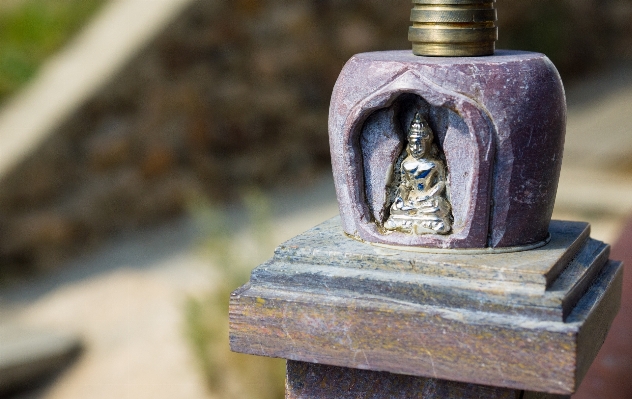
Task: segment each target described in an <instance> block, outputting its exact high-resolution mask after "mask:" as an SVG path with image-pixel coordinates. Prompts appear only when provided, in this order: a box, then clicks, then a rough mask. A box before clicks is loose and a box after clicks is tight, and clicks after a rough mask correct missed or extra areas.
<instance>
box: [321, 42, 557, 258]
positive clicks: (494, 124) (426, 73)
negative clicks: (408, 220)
mask: <svg viewBox="0 0 632 399" xmlns="http://www.w3.org/2000/svg"><path fill="white" fill-rule="evenodd" d="M418 109H422V110H423V111H424V113H425V114H427V115H428V119H429V123H430V125H431V127H432V129H433V131H434V132H435V136H436V141H437V142H438V145H439V147H440V148H441V149H442V150H443V152H444V153H445V157H446V163H447V168H448V172H449V185H448V191H449V194H450V201H451V203H452V208H453V214H454V226H453V232H452V234H450V235H447V236H441V235H419V236H414V235H408V234H404V233H400V232H390V233H387V234H384V233H382V232H380V229H379V228H378V224H379V223H381V222H383V221H384V220H385V217H387V216H388V215H387V213H388V206H389V205H390V203H389V200H388V195H387V188H386V184H387V181H388V179H389V177H390V176H391V174H392V168H393V163H394V162H395V160H396V158H397V156H398V155H399V154H400V153H401V150H402V148H403V145H404V136H405V134H404V132H405V131H406V127H407V126H408V124H409V123H410V120H411V119H412V117H413V114H414V112H415V111H416V110H418ZM565 126H566V103H565V98H564V89H563V86H562V82H561V80H560V77H559V75H558V73H557V70H556V69H555V67H554V66H553V64H552V63H551V62H550V61H549V60H548V59H547V58H546V56H544V55H542V54H537V53H530V52H518V51H498V52H497V53H496V55H494V56H491V57H475V58H430V57H419V56H414V55H412V54H411V53H410V51H387V52H374V53H364V54H358V55H356V56H354V57H353V58H351V60H349V62H347V64H346V65H345V67H344V68H343V70H342V72H341V74H340V76H339V78H338V81H337V83H336V86H335V88H334V92H333V95H332V100H331V106H330V113H329V139H330V147H331V155H332V166H333V172H334V179H335V183H336V191H337V195H338V202H339V204H340V214H341V216H342V223H343V228H344V230H345V232H346V233H347V234H349V235H351V236H353V237H355V238H358V239H361V240H365V241H369V242H378V243H386V244H394V245H413V246H424V247H439V248H482V247H486V246H491V247H512V246H521V245H527V244H532V243H535V242H538V241H542V240H544V239H546V236H547V232H548V225H549V221H550V219H551V214H552V211H553V204H554V201H555V193H556V189H557V182H558V178H559V172H560V167H561V161H562V151H563V143H564V133H565ZM376 222H377V223H376Z"/></svg>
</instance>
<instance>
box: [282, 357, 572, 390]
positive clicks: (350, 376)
mask: <svg viewBox="0 0 632 399" xmlns="http://www.w3.org/2000/svg"><path fill="white" fill-rule="evenodd" d="M285 390H286V396H285V397H286V398H287V399H332V398H335V399H358V398H362V399H364V398H367V399H368V398H372V399H381V398H388V399H410V398H423V399H481V398H485V399H569V398H570V396H562V395H553V394H545V393H537V392H525V391H522V390H515V389H507V388H495V387H488V386H483V385H476V384H465V383H462V382H452V381H445V380H437V379H433V378H423V377H412V376H409V375H400V374H391V373H386V372H378V371H369V370H358V369H349V368H345V367H335V366H326V365H323V364H314V363H304V362H296V361H293V360H288V362H287V379H286V383H285Z"/></svg>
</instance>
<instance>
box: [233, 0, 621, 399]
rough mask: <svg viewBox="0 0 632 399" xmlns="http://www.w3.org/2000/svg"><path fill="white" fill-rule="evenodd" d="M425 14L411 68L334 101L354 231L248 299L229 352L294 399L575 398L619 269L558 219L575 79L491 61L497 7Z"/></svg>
mask: <svg viewBox="0 0 632 399" xmlns="http://www.w3.org/2000/svg"><path fill="white" fill-rule="evenodd" d="M414 3H415V8H414V9H413V12H412V14H411V19H412V21H413V26H412V27H411V29H410V34H409V38H410V39H411V41H412V42H413V50H414V54H413V53H411V52H410V51H387V52H377V53H365V54H358V55H356V56H354V57H353V58H351V60H349V62H348V63H347V64H346V65H345V67H344V68H343V70H342V72H341V74H340V77H339V79H338V82H337V83H336V86H335V88H334V92H333V95H332V101H331V107H330V115H329V134H330V146H331V154H332V167H333V173H334V181H335V185H336V192H337V196H338V202H339V206H340V216H339V217H336V218H333V219H331V220H329V221H326V222H324V223H323V224H321V225H319V226H316V227H314V228H313V229H311V230H309V231H307V232H305V233H303V234H301V235H299V236H297V237H295V238H293V239H291V240H289V241H287V242H285V243H283V244H281V245H280V246H279V247H278V248H277V249H276V251H275V254H274V257H273V258H272V259H270V260H269V261H267V262H266V263H264V264H262V265H260V266H259V267H257V268H256V269H255V270H253V272H252V275H251V278H250V282H249V283H248V284H246V285H245V286H243V287H241V288H239V289H238V290H236V291H235V292H234V293H233V294H232V296H231V304H230V345H231V349H233V350H234V351H238V352H243V353H249V354H253V355H262V356H272V357H281V358H285V359H288V368H287V381H286V397H287V398H304V399H316V398H410V397H423V398H455V399H456V398H479V397H485V398H523V399H525V398H557V397H568V395H571V394H572V393H573V392H574V391H575V390H576V389H577V387H578V386H579V384H580V383H581V380H582V377H583V376H584V374H585V373H586V371H587V370H588V368H589V366H590V364H591V363H592V361H593V359H594V357H595V356H596V354H597V352H598V351H599V348H600V347H601V344H602V343H603V341H604V339H605V336H606V334H607V331H608V328H609V326H610V323H611V322H612V320H613V318H614V316H615V315H616V313H617V311H618V307H619V298H620V291H621V281H622V268H621V262H616V261H611V260H609V259H608V257H609V251H610V247H609V246H608V245H607V244H604V243H602V242H600V241H597V240H594V239H592V238H590V226H589V225H588V224H586V223H582V222H569V221H551V215H552V211H553V205H554V201H555V192H556V189H557V183H558V179H559V173H560V168H561V162H562V152H563V143H564V134H565V123H566V104H565V96H564V88H563V86H562V82H561V79H560V77H559V74H558V73H557V71H556V69H555V67H554V66H553V64H552V63H551V62H550V61H549V60H548V58H546V56H544V55H542V54H536V53H530V52H519V51H495V52H494V46H493V42H494V40H495V38H496V28H495V27H494V21H495V15H496V14H495V9H494V7H493V2H492V1H489V0H415V1H414ZM490 51H491V53H493V55H492V54H491V53H490ZM424 54H427V55H433V56H434V57H428V56H425V55H424ZM474 55H477V57H473V56H474Z"/></svg>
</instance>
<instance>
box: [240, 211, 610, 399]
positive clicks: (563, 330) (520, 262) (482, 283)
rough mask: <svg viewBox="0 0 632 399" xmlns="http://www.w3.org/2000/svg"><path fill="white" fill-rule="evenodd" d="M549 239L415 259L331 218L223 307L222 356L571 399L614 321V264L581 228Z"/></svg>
mask: <svg viewBox="0 0 632 399" xmlns="http://www.w3.org/2000/svg"><path fill="white" fill-rule="evenodd" d="M549 233H550V242H549V243H548V244H547V245H545V246H543V247H541V248H538V249H532V250H529V251H523V252H512V253H504V254H485V253H481V254H419V253H416V252H411V251H401V250H394V249H389V248H384V247H380V246H376V245H370V244H367V243H363V242H359V241H357V240H354V239H352V238H349V237H348V236H346V235H345V234H344V232H343V230H342V228H341V225H340V218H338V217H336V218H334V219H332V220H330V221H328V222H325V223H323V224H321V225H319V226H317V227H315V228H313V229H311V230H309V231H307V232H306V233H304V234H301V235H299V236H297V237H295V238H293V239H291V240H289V241H287V242H286V243H284V244H282V245H280V246H279V247H278V248H277V249H276V251H275V255H274V257H273V258H272V259H271V260H270V261H268V262H266V263H264V264H263V265H261V266H259V267H257V268H256V269H255V270H254V271H253V272H252V275H251V279H250V282H249V283H248V284H247V285H245V286H243V287H241V288H240V289H238V290H236V291H235V292H234V293H233V294H232V296H231V304H230V345H231V349H232V350H234V351H237V352H242V353H249V354H254V355H262V356H271V357H281V358H285V359H290V360H295V361H301V362H308V363H314V364H326V365H331V366H339V367H347V368H353V369H362V370H373V371H379V372H389V373H394V374H401V375H409V376H417V377H424V378H432V379H434V380H449V381H455V382H462V383H470V384H478V385H482V386H493V387H502V388H508V389H510V390H515V391H533V392H542V393H550V394H557V395H570V394H572V393H573V392H574V390H575V389H576V388H577V386H578V385H579V383H580V382H581V379H582V377H583V375H584V374H585V372H586V371H587V369H588V367H589V366H590V364H591V362H592V360H593V359H594V357H595V355H596V354H597V351H598V350H599V348H600V346H601V344H602V343H603V340H604V339H605V335H606V333H607V330H608V328H609V325H610V323H611V321H612V319H613V318H614V316H615V314H616V312H617V310H618V306H619V297H620V289H621V275H622V273H621V263H620V262H615V261H609V260H608V254H609V246H607V245H605V244H603V243H602V242H599V241H596V240H593V239H591V238H590V237H589V226H588V225H587V224H586V223H581V222H560V221H553V222H552V223H551V225H550V229H549ZM411 381H412V380H411ZM288 383H291V380H290V381H289V382H288ZM411 383H412V384H421V382H411ZM289 397H292V396H289ZM296 397H303V398H311V397H314V398H317V397H319V396H296ZM359 397H380V396H359ZM463 397H468V396H463ZM499 397H503V396H499Z"/></svg>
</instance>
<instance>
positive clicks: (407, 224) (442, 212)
mask: <svg viewBox="0 0 632 399" xmlns="http://www.w3.org/2000/svg"><path fill="white" fill-rule="evenodd" d="M433 139H434V134H433V132H432V130H431V129H430V126H428V122H427V121H426V120H425V119H424V118H423V117H422V116H421V115H420V114H419V113H416V114H415V117H414V118H413V121H412V123H411V124H410V128H409V129H408V145H407V147H406V152H407V154H408V155H407V156H406V158H404V160H403V161H402V163H401V167H400V170H399V175H400V176H399V180H400V183H399V186H398V187H397V190H396V192H395V199H394V201H393V204H392V205H391V207H390V215H389V217H388V219H387V220H386V222H385V223H384V229H385V230H387V231H389V230H390V231H400V232H403V233H408V234H416V235H419V234H448V233H449V232H450V230H451V229H452V206H451V205H450V202H449V201H448V198H447V195H446V167H445V163H444V161H442V160H441V159H440V157H439V149H438V148H437V146H436V144H434V142H433ZM395 173H398V172H395ZM395 178H397V177H396V176H395Z"/></svg>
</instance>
